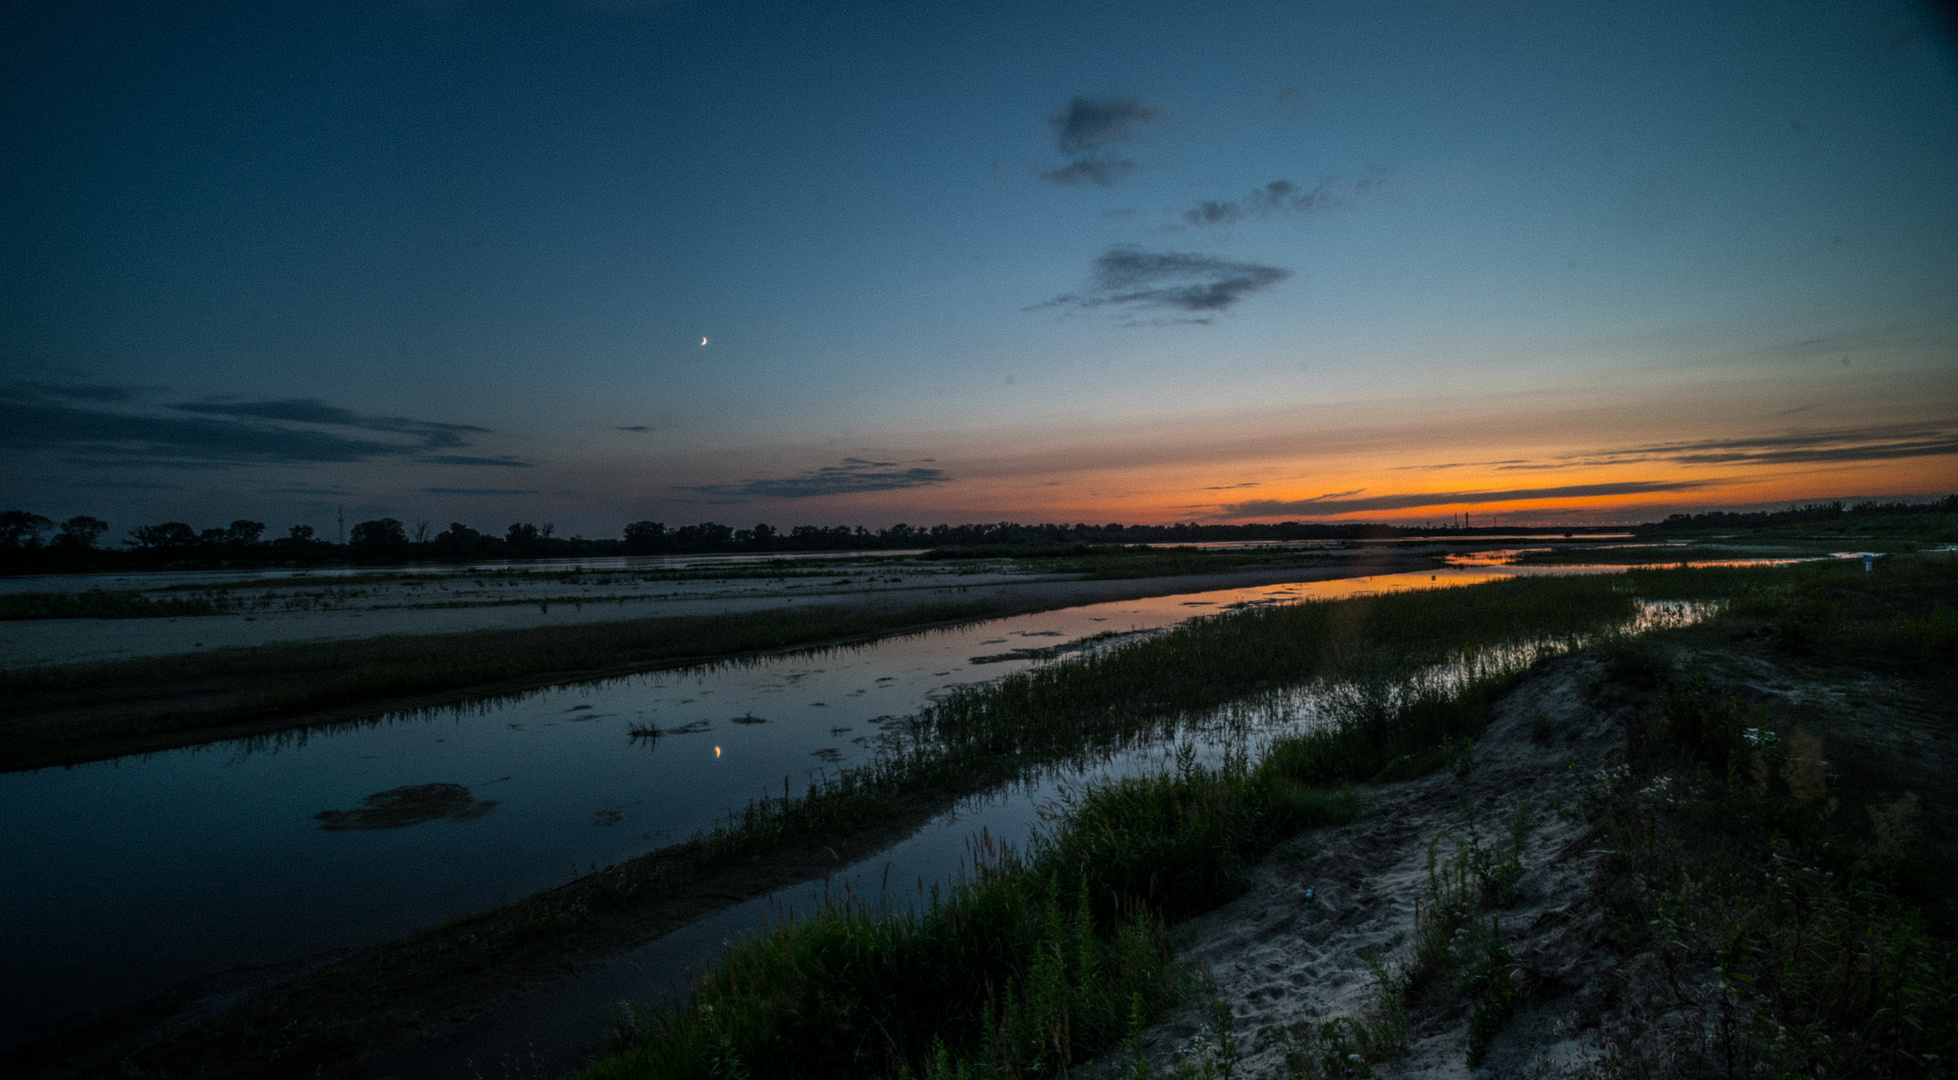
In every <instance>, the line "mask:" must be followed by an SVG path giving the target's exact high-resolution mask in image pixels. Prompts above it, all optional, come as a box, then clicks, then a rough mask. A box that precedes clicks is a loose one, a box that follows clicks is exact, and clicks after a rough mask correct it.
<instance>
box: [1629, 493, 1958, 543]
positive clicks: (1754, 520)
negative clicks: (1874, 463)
mask: <svg viewBox="0 0 1958 1080" xmlns="http://www.w3.org/2000/svg"><path fill="white" fill-rule="evenodd" d="M1954 513H1958V495H1946V496H1945V497H1944V498H1942V499H1939V500H1937V501H1935V502H1926V503H1903V502H1876V501H1870V502H1860V503H1855V504H1853V505H1850V504H1845V503H1842V502H1839V501H1838V502H1826V503H1804V504H1802V505H1800V506H1790V507H1789V508H1788V509H1786V510H1754V511H1748V512H1744V513H1736V512H1732V511H1727V510H1709V511H1707V512H1705V513H1700V514H1672V515H1670V516H1668V517H1667V518H1666V519H1665V520H1664V521H1654V522H1650V523H1648V524H1645V525H1640V526H1637V528H1636V531H1637V532H1640V533H1648V534H1651V533H1675V532H1703V531H1706V530H1719V531H1728V530H1732V529H1759V528H1763V527H1766V526H1770V525H1830V524H1855V523H1856V522H1858V521H1869V520H1873V519H1876V518H1879V517H1895V516H1910V515H1914V514H1954Z"/></svg>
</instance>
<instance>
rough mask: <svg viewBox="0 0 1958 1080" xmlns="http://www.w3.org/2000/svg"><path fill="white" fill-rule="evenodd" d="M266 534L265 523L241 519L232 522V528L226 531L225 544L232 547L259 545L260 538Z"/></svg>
mask: <svg viewBox="0 0 1958 1080" xmlns="http://www.w3.org/2000/svg"><path fill="white" fill-rule="evenodd" d="M264 534H265V523H264V522H263V521H246V520H244V519H243V518H240V519H238V520H237V521H234V522H232V523H231V527H230V528H228V529H226V530H224V542H225V543H226V544H228V545H230V546H232V547H245V546H247V545H250V544H256V543H258V538H259V537H260V536H263V535H264Z"/></svg>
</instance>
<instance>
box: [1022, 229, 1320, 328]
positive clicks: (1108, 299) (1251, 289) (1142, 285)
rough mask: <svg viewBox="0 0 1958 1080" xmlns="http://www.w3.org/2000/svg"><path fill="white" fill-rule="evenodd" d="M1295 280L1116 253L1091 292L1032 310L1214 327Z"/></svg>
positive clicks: (1097, 269)
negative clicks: (1184, 315) (1125, 314)
mask: <svg viewBox="0 0 1958 1080" xmlns="http://www.w3.org/2000/svg"><path fill="white" fill-rule="evenodd" d="M1291 276H1292V272H1291V271H1290V270H1285V269H1281V268H1279V267H1276V266H1261V265H1259V264H1257V263H1242V262H1228V261H1226V260H1223V259H1214V258H1211V257H1210V256H1208V255H1194V254H1188V253H1184V252H1175V251H1160V252H1157V251H1143V250H1142V249H1140V248H1134V247H1116V248H1110V249H1109V250H1108V252H1107V254H1104V255H1103V256H1102V257H1101V258H1099V259H1096V260H1095V266H1094V275H1093V278H1092V282H1093V284H1092V287H1091V288H1090V290H1089V291H1088V292H1086V293H1083V294H1072V293H1070V294H1067V295H1063V296H1057V297H1055V298H1054V299H1052V300H1048V301H1046V302H1045V303H1040V304H1035V305H1033V306H1032V307H1029V308H1028V309H1027V310H1029V311H1035V310H1039V309H1041V308H1072V309H1076V310H1087V309H1091V308H1099V307H1107V306H1110V305H1114V306H1116V307H1119V308H1123V309H1127V310H1129V311H1153V310H1169V311H1181V312H1189V313H1192V314H1194V315H1197V316H1200V317H1199V318H1195V319H1185V320H1182V321H1190V322H1209V321H1210V318H1209V317H1210V315H1211V314H1213V313H1215V312H1219V311H1224V310H1226V309H1228V308H1230V307H1231V306H1232V305H1234V304H1236V303H1237V302H1238V301H1239V300H1242V299H1244V298H1245V297H1246V296H1249V295H1251V294H1252V293H1255V292H1262V291H1263V290H1265V289H1268V288H1270V287H1271V286H1273V285H1276V284H1277V283H1279V282H1281V281H1283V280H1285V279H1286V278H1288V277H1291Z"/></svg>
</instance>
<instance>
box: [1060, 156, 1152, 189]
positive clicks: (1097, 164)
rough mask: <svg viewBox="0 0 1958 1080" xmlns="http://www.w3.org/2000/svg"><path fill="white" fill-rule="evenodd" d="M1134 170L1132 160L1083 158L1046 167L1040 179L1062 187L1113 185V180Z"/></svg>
mask: <svg viewBox="0 0 1958 1080" xmlns="http://www.w3.org/2000/svg"><path fill="white" fill-rule="evenodd" d="M1134 171H1135V162H1133V161H1109V160H1104V159H1101V158H1083V159H1082V160H1080V161H1077V162H1074V163H1073V164H1070V165H1063V166H1061V167H1060V168H1058V169H1048V170H1047V171H1046V172H1043V173H1041V174H1039V175H1040V178H1041V179H1042V180H1045V181H1047V182H1048V183H1050V184H1060V185H1061V186H1063V187H1080V186H1082V185H1084V184H1093V185H1094V186H1095V187H1114V186H1115V181H1117V180H1119V179H1121V178H1122V177H1124V176H1127V175H1128V174H1130V173H1132V172H1134Z"/></svg>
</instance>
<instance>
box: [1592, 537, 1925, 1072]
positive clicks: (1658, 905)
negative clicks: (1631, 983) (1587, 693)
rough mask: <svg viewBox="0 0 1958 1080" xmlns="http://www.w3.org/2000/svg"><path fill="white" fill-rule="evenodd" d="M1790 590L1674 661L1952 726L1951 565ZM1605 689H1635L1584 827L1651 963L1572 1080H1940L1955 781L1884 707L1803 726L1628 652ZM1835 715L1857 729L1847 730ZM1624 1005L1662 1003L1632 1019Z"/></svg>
mask: <svg viewBox="0 0 1958 1080" xmlns="http://www.w3.org/2000/svg"><path fill="white" fill-rule="evenodd" d="M1878 567H1879V568H1878V570H1877V571H1876V572H1875V573H1872V574H1869V575H1865V574H1864V573H1863V572H1862V570H1861V568H1860V566H1858V567H1855V568H1854V570H1853V572H1844V570H1845V569H1847V568H1817V569H1813V570H1810V569H1806V568H1803V569H1801V570H1800V572H1797V573H1793V574H1785V575H1780V576H1778V577H1777V578H1776V579H1774V580H1773V581H1772V583H1771V584H1770V585H1768V586H1767V587H1762V588H1756V589H1752V590H1749V591H1747V592H1745V593H1743V594H1742V595H1740V596H1738V597H1737V598H1736V600H1735V602H1734V603H1733V604H1732V605H1731V606H1730V608H1729V609H1728V613H1727V615H1726V616H1724V617H1723V618H1722V619H1721V620H1719V621H1717V622H1716V623H1714V624H1712V625H1709V626H1707V627H1704V628H1699V629H1698V630H1696V631H1695V632H1694V633H1692V634H1684V635H1680V636H1681V637H1682V639H1683V640H1684V641H1686V642H1688V643H1694V644H1700V645H1704V646H1707V647H1709V648H1716V649H1717V651H1716V652H1715V653H1714V655H1715V656H1716V657H1717V656H1724V655H1726V654H1728V653H1730V652H1732V651H1734V650H1739V652H1740V654H1742V655H1748V656H1754V657H1760V658H1763V659H1769V660H1774V661H1777V662H1780V663H1784V664H1799V665H1804V667H1805V669H1806V670H1808V671H1809V672H1811V673H1812V677H1813V678H1816V679H1819V680H1821V682H1820V685H1833V684H1838V683H1843V682H1848V683H1850V684H1852V685H1853V684H1855V683H1857V682H1866V681H1867V680H1870V679H1872V678H1874V679H1882V680H1888V681H1887V682H1884V683H1882V684H1881V685H1885V686H1887V687H1892V688H1894V689H1892V690H1889V691H1886V694H1885V696H1886V698H1891V699H1894V698H1895V697H1896V696H1897V695H1899V694H1902V695H1917V696H1920V697H1921V698H1922V699H1923V700H1924V701H1925V702H1928V703H1929V707H1930V710H1931V713H1930V715H1931V716H1933V717H1935V720H1934V721H1933V722H1935V723H1937V724H1940V725H1949V724H1950V723H1951V721H1952V720H1953V719H1954V718H1958V717H1955V716H1954V713H1953V711H1952V708H1951V704H1950V703H1951V701H1952V700H1953V696H1952V689H1953V685H1952V681H1951V680H1952V679H1953V677H1954V675H1955V674H1958V671H1954V663H1958V658H1954V655H1953V652H1952V650H1951V648H1950V644H1951V640H1952V639H1951V629H1950V612H1951V610H1952V606H1953V603H1954V600H1958V562H1954V561H1953V560H1952V559H1950V558H1949V557H1935V556H1927V557H1921V558H1918V559H1914V560H1899V561H1896V562H1880V563H1879V564H1878ZM1612 660H1613V664H1612V665H1611V667H1610V668H1609V671H1610V674H1611V675H1612V677H1613V679H1614V680H1616V681H1619V682H1623V683H1626V684H1627V685H1630V686H1631V687H1633V688H1634V689H1638V690H1645V689H1648V688H1649V689H1650V690H1651V692H1652V693H1653V696H1654V698H1655V703H1654V707H1653V708H1652V709H1651V711H1650V712H1649V713H1648V714H1647V716H1646V718H1645V719H1644V720H1643V721H1640V722H1636V723H1635V724H1634V725H1633V728H1632V732H1631V737H1630V739H1629V741H1628V744H1627V748H1626V754H1625V757H1624V760H1623V764H1622V765H1620V766H1618V767H1616V768H1615V769H1613V770H1610V771H1608V772H1607V773H1606V774H1604V775H1603V776H1602V777H1601V778H1600V779H1601V784H1600V786H1599V788H1598V790H1597V791H1596V793H1595V795H1594V799H1593V804H1592V806H1591V808H1590V812H1591V814H1592V816H1593V818H1594V820H1595V821H1596V822H1597V825H1598V828H1599V839H1598V844H1599V846H1600V847H1601V848H1604V849H1606V850H1608V851H1610V852H1611V853H1612V854H1611V856H1610V858H1609V860H1608V861H1607V864H1606V867H1605V874H1604V876H1603V877H1602V879H1601V881H1600V885H1599V902H1600V903H1601V904H1603V905H1604V908H1605V910H1606V912H1607V913H1608V915H1609V916H1610V918H1611V925H1613V926H1614V927H1615V930H1614V934H1615V936H1616V940H1617V943H1618V945H1619V947H1620V948H1621V949H1622V950H1623V951H1625V952H1626V953H1628V954H1638V953H1645V954H1648V955H1649V956H1651V957H1652V958H1653V959H1654V960H1655V961H1656V963H1655V964H1654V965H1653V966H1652V970H1651V974H1650V975H1648V976H1647V977H1646V979H1647V982H1648V983H1649V984H1650V985H1649V986H1647V987H1645V988H1643V989H1638V990H1635V991H1634V992H1633V993H1631V994H1629V995H1628V996H1629V997H1631V998H1632V999H1633V1000H1634V1004H1633V1005H1629V1006H1627V1007H1625V1008H1624V1009H1623V1010H1622V1011H1621V1012H1620V1013H1619V1014H1618V1015H1616V1016H1615V1017H1613V1018H1611V1023H1610V1024H1609V1025H1608V1030H1609V1033H1610V1036H1611V1037H1610V1039H1609V1040H1608V1042H1607V1045H1606V1048H1605V1052H1604V1053H1603V1054H1602V1055H1601V1056H1600V1057H1599V1058H1598V1059H1597V1060H1595V1061H1593V1062H1591V1063H1589V1064H1588V1065H1587V1066H1586V1067H1585V1069H1584V1070H1583V1071H1584V1072H1585V1074H1586V1075H1596V1076H1640V1077H1656V1078H1671V1077H1698V1076H1710V1075H1720V1076H1742V1075H1745V1076H1756V1075H1759V1076H1776V1077H1782V1076H1789V1077H1793V1076H1804V1077H1805V1076H1822V1075H1827V1076H1870V1077H1932V1076H1944V1075H1948V1074H1949V1070H1950V1062H1951V1061H1952V1060H1953V1055H1954V1054H1958V919H1954V917H1953V916H1954V908H1953V905H1952V903H1951V897H1950V884H1951V882H1952V880H1953V879H1954V877H1958V873H1954V871H1958V858H1954V855H1958V851H1954V847H1953V844H1952V837H1951V836H1950V835H1949V832H1948V831H1947V832H1945V833H1944V834H1942V835H1940V834H1938V833H1937V832H1936V831H1935V830H1931V829H1927V828H1926V826H1927V825H1928V824H1930V823H1931V822H1932V821H1933V820H1935V819H1937V818H1938V817H1940V816H1942V817H1943V818H1944V819H1945V820H1948V816H1949V810H1950V808H1951V807H1952V805H1953V802H1954V795H1955V794H1958V792H1955V791H1954V784H1953V778H1952V777H1951V776H1950V775H1949V773H1948V770H1946V769H1942V768H1936V767H1933V766H1927V765H1921V763H1920V762H1918V761H1917V760H1916V759H1917V758H1918V757H1920V755H1919V754H1918V753H1916V752H1913V751H1912V750H1911V749H1910V748H1909V746H1908V745H1905V746H1904V747H1902V748H1901V749H1898V748H1897V747H1895V746H1891V747H1889V748H1887V749H1886V747H1885V745H1883V744H1884V743H1886V742H1894V741H1895V740H1896V739H1897V738H1899V737H1903V736H1906V735H1908V732H1907V731H1899V730H1897V728H1896V726H1895V725H1896V723H1897V722H1898V721H1899V720H1900V719H1901V718H1905V717H1909V716H1913V715H1921V714H1919V713H1914V712H1911V711H1909V710H1904V711H1899V709H1900V708H1901V706H1898V705H1895V704H1892V705H1890V706H1889V707H1888V709H1887V711H1886V712H1884V713H1882V714H1881V715H1882V717H1883V719H1882V721H1881V722H1878V723H1874V724H1872V723H1868V722H1865V720H1866V718H1859V717H1857V716H1855V715H1853V713H1854V712H1855V711H1856V709H1857V706H1856V705H1855V704H1854V703H1853V701H1845V702H1842V703H1838V704H1834V705H1828V706H1813V707H1798V706H1796V705H1790V704H1788V703H1787V702H1785V701H1781V700H1778V699H1774V698H1765V699H1764V698H1762V697H1759V696H1758V695H1749V694H1746V693H1744V692H1743V691H1742V690H1741V689H1740V688H1738V687H1737V685H1736V684H1734V683H1733V682H1731V681H1729V680H1727V679H1724V678H1723V677H1722V676H1721V675H1719V674H1717V673H1714V672H1712V671H1710V670H1709V665H1707V664H1704V663H1697V662H1696V663H1694V664H1692V665H1690V666H1689V667H1688V668H1687V669H1686V670H1685V671H1684V672H1676V671H1673V670H1671V668H1670V665H1663V664H1655V663H1652V662H1651V660H1652V658H1651V657H1650V656H1649V655H1648V656H1641V655H1639V654H1637V653H1635V652H1633V653H1625V654H1621V655H1618V656H1616V657H1613V658H1612ZM1845 711H1848V712H1849V713H1850V715H1844V713H1845ZM1640 1000H1651V1001H1655V1002H1661V1003H1663V1004H1661V1005H1658V1006H1650V1007H1648V1006H1640V1005H1638V1004H1637V1002H1638V1001H1640Z"/></svg>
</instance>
